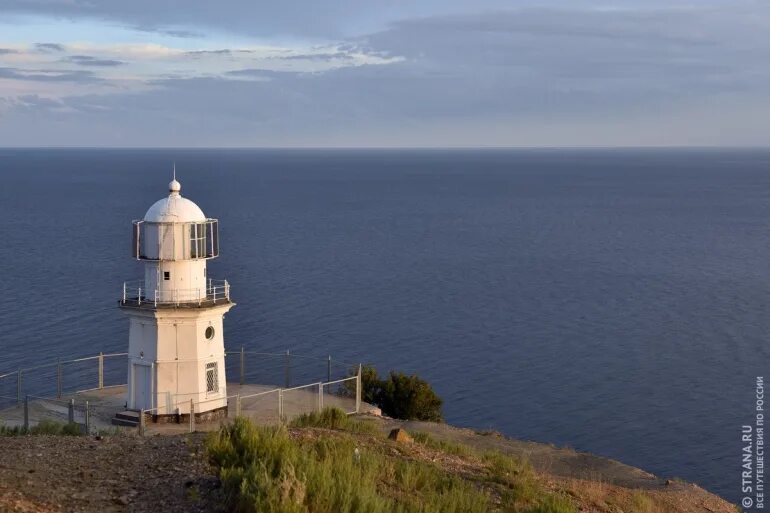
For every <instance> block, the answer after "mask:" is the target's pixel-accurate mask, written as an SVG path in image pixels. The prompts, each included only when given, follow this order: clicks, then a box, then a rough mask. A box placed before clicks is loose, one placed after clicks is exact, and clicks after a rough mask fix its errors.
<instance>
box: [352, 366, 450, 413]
mask: <svg viewBox="0 0 770 513" xmlns="http://www.w3.org/2000/svg"><path fill="white" fill-rule="evenodd" d="M357 372H358V369H357V368H356V369H353V370H352V371H351V375H353V376H354V375H355V374H356V373H357ZM346 385H347V389H346V393H347V394H349V395H354V394H355V383H354V382H348V383H347V384H346ZM361 400H363V401H364V402H367V403H370V404H374V405H375V406H378V407H379V408H380V409H381V410H382V413H384V414H385V415H387V416H388V417H393V418H396V419H403V420H427V421H432V422H441V421H442V420H443V418H442V415H441V405H442V403H443V401H442V400H441V398H440V397H439V396H438V395H436V393H435V392H434V391H433V389H432V388H431V386H430V384H428V382H426V381H425V380H423V379H421V378H419V377H418V376H416V375H411V376H407V375H406V374H404V373H401V372H395V371H391V372H390V375H389V376H388V378H387V379H384V380H382V379H380V378H379V375H378V374H377V369H375V368H374V367H373V366H372V365H363V366H362V367H361Z"/></svg>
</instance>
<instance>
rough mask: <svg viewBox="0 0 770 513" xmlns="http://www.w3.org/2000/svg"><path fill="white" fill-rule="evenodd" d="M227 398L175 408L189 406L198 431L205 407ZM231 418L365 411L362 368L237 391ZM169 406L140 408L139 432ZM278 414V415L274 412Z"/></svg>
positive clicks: (282, 418) (267, 419)
mask: <svg viewBox="0 0 770 513" xmlns="http://www.w3.org/2000/svg"><path fill="white" fill-rule="evenodd" d="M222 399H223V398H216V399H207V400H203V401H198V402H196V401H195V400H194V399H190V400H189V401H179V402H177V403H175V404H174V405H173V407H172V408H174V409H175V408H178V407H180V406H182V405H184V406H188V405H189V409H188V413H186V414H183V415H180V417H184V416H186V417H187V425H188V430H189V432H190V433H194V432H195V430H196V419H195V414H196V412H200V411H202V408H201V407H202V406H203V405H205V404H206V403H208V402H211V401H221V400H222ZM224 399H226V401H227V405H228V411H227V416H228V417H247V418H252V419H255V420H257V421H258V422H260V423H262V424H276V423H286V422H289V421H291V420H292V419H294V418H296V417H299V416H300V415H303V414H306V413H310V412H314V411H316V412H321V411H322V410H323V409H324V408H325V407H335V408H339V409H341V410H343V411H344V412H345V413H346V414H348V415H353V414H356V413H360V412H361V367H360V366H359V368H358V371H357V373H356V375H355V376H350V377H348V378H344V379H339V380H336V381H332V382H326V383H324V382H319V383H310V384H308V385H301V386H297V387H293V388H274V389H271V390H265V391H262V392H256V393H253V394H245V395H242V394H236V395H231V396H227V397H226V398H224ZM168 410H169V408H168V407H167V406H161V407H157V408H149V409H143V410H140V411H139V426H138V428H139V434H141V435H144V434H145V433H146V430H147V418H148V417H152V416H153V415H163V414H164V412H166V413H168ZM273 413H274V415H273Z"/></svg>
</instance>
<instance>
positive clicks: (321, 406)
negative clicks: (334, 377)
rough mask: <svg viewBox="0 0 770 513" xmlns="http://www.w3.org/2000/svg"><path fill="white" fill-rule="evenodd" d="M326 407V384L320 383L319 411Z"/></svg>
mask: <svg viewBox="0 0 770 513" xmlns="http://www.w3.org/2000/svg"><path fill="white" fill-rule="evenodd" d="M323 409H324V384H323V383H318V413H321V412H322V411H323Z"/></svg>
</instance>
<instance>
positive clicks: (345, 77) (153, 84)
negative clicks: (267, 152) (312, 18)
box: [0, 2, 770, 146]
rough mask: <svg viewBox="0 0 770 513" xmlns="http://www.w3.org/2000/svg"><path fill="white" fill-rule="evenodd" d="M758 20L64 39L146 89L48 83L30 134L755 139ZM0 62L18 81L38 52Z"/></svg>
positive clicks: (129, 141) (150, 138) (246, 142)
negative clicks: (19, 64) (209, 39)
mask: <svg viewBox="0 0 770 513" xmlns="http://www.w3.org/2000/svg"><path fill="white" fill-rule="evenodd" d="M768 29H770V7H766V6H765V5H764V4H760V3H755V2H739V4H738V5H736V4H735V3H733V4H729V5H728V4H720V3H718V2H715V3H708V4H707V5H706V4H704V5H702V6H701V5H693V6H690V7H685V6H678V7H673V8H672V7H657V6H650V5H645V6H644V7H641V8H633V7H632V6H628V5H625V6H624V7H623V8H621V7H618V6H616V7H614V8H612V9H597V8H595V7H591V8H582V7H580V6H579V5H578V3H577V2H575V3H571V4H569V5H568V6H567V7H563V6H554V5H551V6H550V7H533V8H521V9H513V10H495V11H493V12H476V13H470V14H452V15H436V16H421V17H415V18H410V19H404V20H401V21H396V22H392V23H390V24H389V25H388V26H387V27H386V28H384V29H378V30H375V31H372V32H371V33H369V34H364V35H360V36H355V37H348V38H341V39H339V40H336V41H333V42H325V43H323V44H319V45H316V44H312V45H304V47H302V46H293V47H281V46H280V45H276V46H274V47H265V46H261V47H258V46H256V45H255V46H254V47H246V45H244V47H243V48H236V47H232V48H222V47H217V46H214V47H213V48H208V49H206V48H204V49H200V50H193V51H190V50H186V49H185V51H182V50H176V49H170V48H167V47H163V48H158V47H153V49H152V51H147V52H145V51H142V52H138V51H132V53H129V51H128V50H127V49H126V48H112V49H109V50H108V49H102V50H100V51H95V50H94V49H93V48H79V49H77V51H78V52H80V53H82V54H83V56H91V57H94V58H95V59H104V60H116V61H120V62H125V63H126V64H125V65H123V66H119V67H110V66H105V67H103V68H101V69H94V70H93V74H92V75H90V77H91V79H93V78H94V77H98V78H99V79H100V80H103V81H105V82H107V83H110V84H111V83H112V82H110V81H111V80H113V78H111V75H110V74H111V73H112V75H117V74H118V73H120V74H121V75H129V74H131V75H132V76H134V77H135V80H136V81H138V82H141V83H142V84H145V85H146V86H147V87H146V90H142V91H141V92H136V91H135V90H133V89H131V90H124V89H120V87H119V86H118V85H117V82H116V83H115V84H116V85H115V87H114V88H113V89H114V90H115V93H109V94H105V92H104V91H101V94H90V92H89V94H85V93H81V92H79V93H78V94H76V95H75V94H68V95H61V96H59V97H58V100H59V101H61V103H62V105H61V106H60V107H58V108H57V109H53V110H51V109H49V110H48V111H44V110H43V107H42V106H41V107H40V109H41V110H40V111H41V112H48V114H45V115H50V116H51V119H55V120H56V122H57V124H55V125H52V126H57V127H59V129H58V130H57V131H53V130H51V131H50V132H42V133H41V137H45V138H48V139H46V141H44V142H45V143H46V144H75V145H108V146H112V145H118V146H119V145H138V146H141V145H158V144H159V145H177V146H187V145H208V146H216V145H225V146H251V145H259V146H263V145H267V146H271V145H278V146H284V145H289V146H292V145H342V146H345V145H353V146H378V145H386V146H399V145H405V146H415V145H417V146H421V145H428V146H431V145H483V144H488V145H513V146H520V145H531V146H554V145H555V146H563V145H613V144H617V145H635V144H641V145H646V144H661V143H667V144H685V145H686V144H739V143H741V142H750V143H752V144H759V143H762V142H763V141H764V143H765V144H770V135H768V134H770V115H767V116H766V115H765V114H770V92H768V91H770V70H769V69H767V67H766V66H765V63H766V62H767V61H768V58H770V30H768ZM188 48H189V47H188ZM71 51H75V50H74V49H71ZM72 57H75V56H72ZM73 62H74V61H73ZM374 64H379V65H374ZM3 69H10V70H12V71H6V72H5V73H11V74H15V75H19V74H22V75H24V78H25V79H27V80H34V78H29V77H30V76H32V77H34V76H35V75H44V76H46V77H47V76H49V75H51V72H50V69H52V68H51V67H50V66H43V65H37V66H36V67H35V70H32V69H29V70H19V69H17V68H3ZM3 69H0V78H3V73H4V72H3ZM46 69H48V70H49V71H48V72H44V71H42V70H46ZM36 70H37V71H36ZM72 71H78V70H69V69H67V70H60V72H59V73H61V74H62V77H67V73H71V72H72ZM81 71H82V70H81ZM89 71H91V70H89ZM6 78H7V77H6ZM13 78H14V79H16V80H19V78H18V76H14V77H13ZM81 78H82V79H83V80H87V79H88V78H87V77H81ZM49 80H51V79H49ZM59 80H61V78H60V79H59ZM53 85H58V84H53ZM49 96H54V94H53V93H50V94H49ZM26 108H27V109H29V108H32V107H29V106H28V107H26ZM25 112H27V114H25V113H24V112H22V111H21V110H14V108H13V107H10V108H8V107H6V119H8V120H11V119H12V120H13V123H14V124H15V126H16V127H17V129H16V130H13V131H11V130H10V129H7V128H6V129H4V126H8V123H5V124H4V125H0V138H2V140H4V141H6V144H13V141H23V140H24V139H23V137H24V134H25V130H26V131H27V132H26V133H39V132H35V130H39V129H35V128H33V126H32V125H33V123H32V120H33V118H32V117H31V116H29V115H28V111H25ZM41 116H43V114H41ZM741 118H743V119H745V120H746V122H745V123H744V124H741V123H740V122H739V121H740V119H741ZM720 120H724V123H721V122H720ZM35 121H36V122H37V124H38V126H39V125H40V123H39V121H40V119H39V118H37V119H36V120H35ZM63 126H66V127H67V129H62V127H63ZM168 126H173V127H174V130H173V131H169V130H168V128H167V127H168ZM25 127H27V128H26V129H25ZM44 130H47V129H44Z"/></svg>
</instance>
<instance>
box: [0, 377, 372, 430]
mask: <svg viewBox="0 0 770 513" xmlns="http://www.w3.org/2000/svg"><path fill="white" fill-rule="evenodd" d="M227 395H228V397H229V399H228V417H227V418H223V419H218V420H215V421H209V422H201V421H198V422H196V424H195V429H196V431H213V430H216V429H219V427H220V426H222V425H223V424H225V423H227V422H229V421H230V420H232V419H233V418H234V417H235V414H236V404H235V402H236V401H235V397H234V396H236V395H240V396H241V397H242V399H241V415H242V416H244V417H247V418H249V419H251V420H252V421H254V422H256V423H257V424H277V423H278V422H279V418H278V389H276V388H275V387H273V386H268V385H240V384H237V383H228V385H227ZM71 399H72V400H74V401H75V421H76V422H79V423H83V422H84V421H85V415H84V410H85V408H84V406H85V402H86V401H88V406H89V410H90V412H91V417H90V423H91V429H92V431H99V430H109V429H116V426H115V425H113V419H114V418H115V417H116V414H119V413H120V414H121V416H120V417H119V418H121V419H123V420H124V422H122V424H123V426H120V427H118V428H117V429H129V430H132V431H135V430H136V427H135V426H136V425H137V424H138V414H134V413H133V412H130V411H126V386H125V385H121V386H116V387H109V388H103V389H101V390H89V391H86V392H78V393H75V394H68V395H64V396H62V398H61V399H38V398H34V399H31V400H30V407H29V420H30V423H31V424H33V425H34V424H37V423H38V422H40V421H41V420H45V419H48V420H52V421H56V422H61V423H65V422H67V421H68V415H69V408H68V404H69V402H70V400H71ZM320 404H323V406H324V407H327V406H334V407H337V408H340V409H342V410H344V411H346V412H353V411H355V398H354V397H349V396H342V395H338V394H332V393H324V394H323V397H320V394H319V391H318V387H317V386H316V387H305V388H301V389H286V390H284V391H283V409H284V415H285V416H286V417H287V418H288V419H292V418H294V417H296V416H298V415H301V414H303V413H309V412H311V411H316V410H317V409H318V407H319V405H320ZM361 410H362V412H365V413H378V412H379V409H377V408H376V407H374V406H372V405H369V404H366V403H361ZM23 423H24V408H23V405H19V406H14V407H11V408H6V409H3V410H0V424H4V425H6V426H10V427H13V426H21V425H23ZM187 431H189V423H188V422H185V423H183V424H176V423H164V424H154V423H151V422H148V423H147V424H146V433H147V434H177V433H184V432H187Z"/></svg>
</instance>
